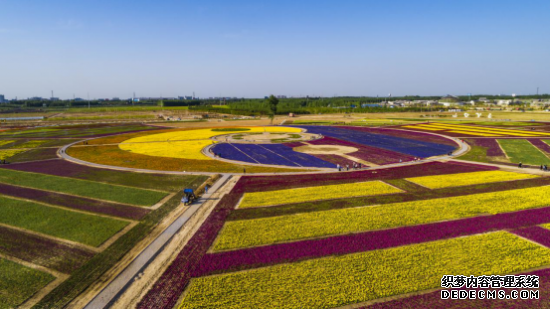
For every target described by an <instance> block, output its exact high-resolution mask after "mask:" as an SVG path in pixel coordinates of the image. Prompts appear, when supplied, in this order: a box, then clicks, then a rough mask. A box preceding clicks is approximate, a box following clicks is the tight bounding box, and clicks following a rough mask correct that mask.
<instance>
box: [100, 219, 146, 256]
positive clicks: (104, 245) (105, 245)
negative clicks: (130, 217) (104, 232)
mask: <svg viewBox="0 0 550 309" xmlns="http://www.w3.org/2000/svg"><path fill="white" fill-rule="evenodd" d="M138 224H139V222H137V221H133V222H130V224H128V225H127V226H125V227H124V228H123V229H122V230H120V231H118V232H117V233H115V234H114V235H113V236H111V237H109V238H108V239H107V240H105V241H104V242H103V243H102V244H101V245H100V246H99V247H97V248H98V249H99V251H100V252H101V251H104V250H105V249H107V248H108V247H109V246H110V245H112V244H113V243H114V242H115V241H117V240H118V239H119V238H120V237H122V235H124V234H126V233H128V232H129V231H130V230H131V229H133V228H134V227H135V226H136V225H138Z"/></svg>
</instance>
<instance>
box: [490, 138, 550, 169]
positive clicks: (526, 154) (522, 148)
mask: <svg viewBox="0 0 550 309" xmlns="http://www.w3.org/2000/svg"><path fill="white" fill-rule="evenodd" d="M497 141H498V143H499V144H500V146H502V148H503V149H504V151H505V152H506V154H507V155H508V157H510V161H512V163H519V162H522V163H523V164H533V165H541V164H547V163H548V162H549V161H550V158H548V157H547V156H545V155H544V154H543V153H542V152H541V151H540V150H538V149H537V148H536V147H535V146H533V144H531V143H529V141H527V140H524V139H499V140H497Z"/></svg>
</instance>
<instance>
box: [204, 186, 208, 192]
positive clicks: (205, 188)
mask: <svg viewBox="0 0 550 309" xmlns="http://www.w3.org/2000/svg"><path fill="white" fill-rule="evenodd" d="M208 188H209V187H208V185H205V186H204V194H208Z"/></svg>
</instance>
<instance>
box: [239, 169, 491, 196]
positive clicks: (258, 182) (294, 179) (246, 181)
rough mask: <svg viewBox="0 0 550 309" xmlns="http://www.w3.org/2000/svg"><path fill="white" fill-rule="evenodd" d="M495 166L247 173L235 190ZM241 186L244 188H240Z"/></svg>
mask: <svg viewBox="0 0 550 309" xmlns="http://www.w3.org/2000/svg"><path fill="white" fill-rule="evenodd" d="M497 169H498V168H496V167H491V166H486V165H480V164H472V163H459V162H447V163H442V162H428V163H424V164H418V165H408V166H403V167H393V168H385V169H377V170H362V171H354V172H348V173H331V174H313V175H311V174H308V175H293V176H285V177H281V176H246V177H242V178H241V180H240V181H239V183H242V186H240V187H238V188H235V189H234V190H237V191H234V192H238V193H240V192H260V191H268V190H281V189H291V188H302V187H310V186H319V185H333V184H341V183H351V182H360V181H367V180H378V179H380V180H382V179H397V178H408V177H417V176H428V175H442V174H456V173H468V172H479V171H490V170H497ZM238 190H242V191H238Z"/></svg>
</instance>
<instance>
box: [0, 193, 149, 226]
mask: <svg viewBox="0 0 550 309" xmlns="http://www.w3.org/2000/svg"><path fill="white" fill-rule="evenodd" d="M0 197H5V198H8V199H12V200H19V201H24V202H29V203H34V204H38V205H42V206H45V207H51V208H57V209H62V210H68V211H72V212H78V213H81V214H85V215H93V216H98V217H103V218H108V219H115V220H119V221H125V222H128V223H132V222H136V221H139V220H132V219H128V218H122V217H116V216H110V215H106V214H102V213H96V212H88V211H85V210H81V209H75V208H70V207H65V206H60V205H54V204H48V203H44V202H41V201H37V200H29V199H26V198H23V197H19V196H11V195H5V194H0Z"/></svg>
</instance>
